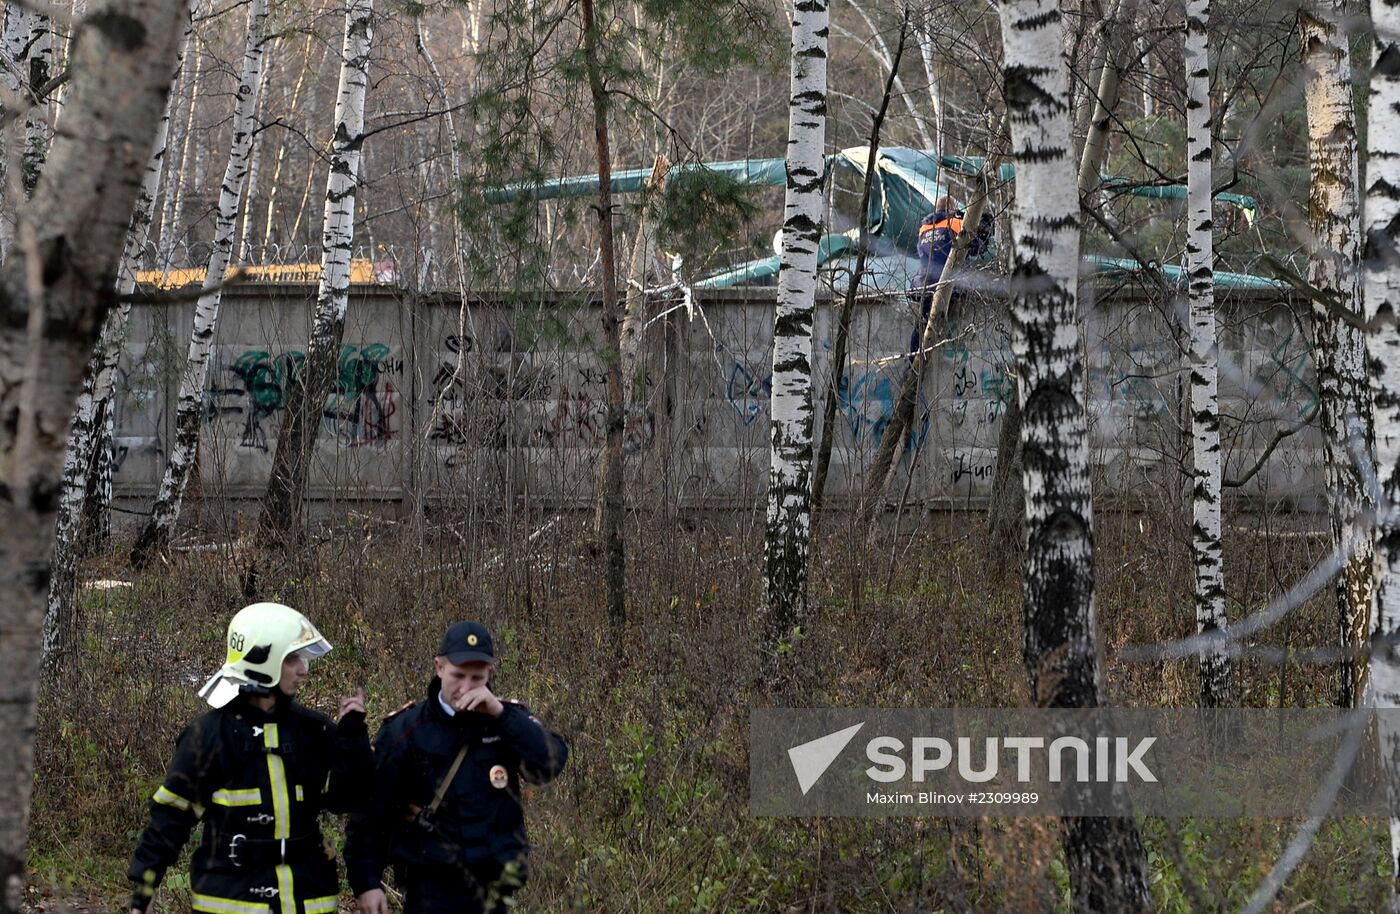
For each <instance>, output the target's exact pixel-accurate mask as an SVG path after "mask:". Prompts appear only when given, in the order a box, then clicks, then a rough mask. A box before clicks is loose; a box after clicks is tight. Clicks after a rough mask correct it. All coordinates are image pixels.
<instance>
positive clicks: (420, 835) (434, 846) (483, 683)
mask: <svg viewBox="0 0 1400 914" xmlns="http://www.w3.org/2000/svg"><path fill="white" fill-rule="evenodd" d="M433 666H434V672H435V673H436V675H435V676H434V677H433V679H432V682H431V683H430V684H429V685H428V696H427V698H426V699H424V700H423V701H420V702H418V703H417V704H413V705H408V706H405V707H404V708H403V709H400V710H399V711H398V712H396V713H394V714H393V715H391V716H390V717H389V718H388V719H387V720H386V721H385V722H384V724H383V726H381V727H380V728H379V733H378V735H377V736H375V739H374V752H375V766H376V782H375V793H376V800H375V804H374V810H373V812H371V813H368V814H357V815H353V816H351V817H350V826H349V829H348V830H347V833H346V840H345V864H346V869H347V875H348V877H349V880H350V888H351V890H352V891H353V892H354V893H355V896H356V899H357V900H358V902H359V906H360V911H361V912H362V914H388V903H387V901H386V900H385V897H384V891H383V888H382V884H381V882H380V879H381V878H382V876H383V873H384V868H385V867H386V866H388V865H390V864H392V865H393V867H394V876H395V881H396V882H397V883H398V885H399V887H400V888H402V889H403V890H404V914H448V912H450V914H479V912H486V914H496V912H500V911H504V910H506V899H507V898H508V897H509V896H510V895H511V894H513V893H514V892H515V891H517V890H518V889H519V888H520V887H521V886H522V885H524V883H525V876H526V871H525V862H526V855H527V854H528V853H529V850H530V847H529V844H528V843H527V842H526V840H525V816H524V809H523V808H522V806H521V784H522V783H526V784H543V783H544V782H546V781H548V780H550V779H551V778H553V777H555V776H556V775H557V774H559V772H560V771H562V770H563V768H564V763H565V761H566V759H567V758H568V747H567V746H566V745H565V743H564V740H563V738H561V737H560V736H559V735H558V734H557V733H554V732H552V731H550V730H549V729H548V728H547V727H545V726H544V725H543V724H542V723H540V722H539V720H538V719H536V718H535V717H534V716H533V715H531V713H530V711H529V709H528V708H526V707H525V706H524V705H521V704H518V703H516V702H513V701H502V700H501V699H499V698H497V697H496V696H495V695H493V694H492V692H491V689H490V685H489V683H490V677H491V673H492V672H493V671H494V670H495V666H496V654H495V650H494V647H493V645H492V641H491V634H490V632H488V631H487V630H486V626H484V625H482V624H481V623H479V622H458V623H457V624H455V625H453V626H452V627H451V628H449V629H448V630H447V633H446V634H445V635H444V636H443V639H442V646H441V647H440V648H439V649H438V656H437V658H436V659H435V660H434V662H433Z"/></svg>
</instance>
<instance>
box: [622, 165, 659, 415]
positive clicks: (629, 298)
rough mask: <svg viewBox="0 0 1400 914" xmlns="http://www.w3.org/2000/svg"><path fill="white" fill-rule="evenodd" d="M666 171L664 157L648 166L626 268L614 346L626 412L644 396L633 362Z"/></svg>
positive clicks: (639, 339)
mask: <svg viewBox="0 0 1400 914" xmlns="http://www.w3.org/2000/svg"><path fill="white" fill-rule="evenodd" d="M670 169H671V163H670V162H669V161H668V160H667V158H666V156H665V155H657V156H656V159H655V161H653V162H652V166H651V177H650V178H648V179H647V186H646V190H645V191H643V194H642V205H641V210H640V212H639V213H638V216H637V238H636V242H635V243H634V244H633V246H632V256H631V257H630V258H629V263H628V268H627V295H626V296H625V298H624V307H623V314H622V331H621V334H620V340H619V343H618V346H619V348H620V349H621V351H622V393H623V396H624V399H625V400H626V401H627V404H628V406H629V408H630V407H631V405H632V404H634V403H636V402H638V401H640V400H642V399H643V398H645V396H646V383H645V378H644V377H642V376H640V375H639V373H638V371H637V362H638V359H639V357H640V353H641V347H642V327H643V326H644V325H645V324H646V309H647V294H646V290H647V274H648V272H650V270H651V267H652V265H653V264H654V263H655V262H656V226H655V224H654V223H655V216H656V214H655V210H656V208H657V201H658V199H659V197H660V195H661V194H662V193H663V192H664V191H665V189H666V175H667V173H668V172H669V171H670Z"/></svg>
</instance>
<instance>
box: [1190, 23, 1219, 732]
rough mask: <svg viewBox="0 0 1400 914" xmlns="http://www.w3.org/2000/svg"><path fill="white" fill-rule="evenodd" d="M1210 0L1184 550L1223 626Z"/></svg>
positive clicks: (1202, 607) (1194, 142)
mask: <svg viewBox="0 0 1400 914" xmlns="http://www.w3.org/2000/svg"><path fill="white" fill-rule="evenodd" d="M1209 21H1210V0H1189V2H1188V3H1187V5H1186V40H1185V55H1186V56H1185V63H1186V160H1187V164H1186V187H1187V190H1186V195H1187V216H1186V219H1187V226H1186V268H1187V271H1188V273H1189V274H1190V286H1189V293H1188V294H1189V296H1190V318H1189V322H1190V325H1191V328H1190V329H1191V349H1190V365H1191V394H1190V396H1191V442H1192V447H1191V454H1192V458H1193V459H1192V474H1193V479H1194V485H1193V487H1192V497H1191V517H1192V523H1191V556H1192V564H1193V566H1194V568H1195V572H1196V630H1197V631H1200V632H1209V631H1215V630H1223V629H1224V628H1225V626H1226V617H1225V563H1224V555H1223V551H1222V547H1221V543H1220V527H1221V517H1220V492H1221V482H1222V480H1223V477H1222V475H1221V466H1220V403H1219V398H1218V393H1217V384H1218V376H1219V365H1218V349H1217V345H1216V323H1215V273H1214V267H1213V261H1214V257H1215V246H1214V241H1213V232H1214V223H1213V222H1212V219H1211V199H1212V196H1211V153H1212V148H1213V136H1212V134H1211V113H1210V59H1209V56H1208V48H1207V43H1206V28H1207V27H1208V25H1209ZM1200 671H1201V706H1202V707H1206V708H1213V707H1219V706H1222V705H1228V704H1229V703H1230V660H1229V657H1228V656H1227V655H1226V653H1225V650H1224V648H1223V646H1220V647H1214V648H1206V649H1203V650H1202V651H1201V656H1200Z"/></svg>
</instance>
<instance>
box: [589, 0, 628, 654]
mask: <svg viewBox="0 0 1400 914" xmlns="http://www.w3.org/2000/svg"><path fill="white" fill-rule="evenodd" d="M580 7H581V9H582V11H583V48H584V66H585V68H586V69H587V71H588V89H589V93H590V95H591V96H592V98H593V141H594V151H595V152H596V154H597V159H598V255H599V260H600V266H601V269H602V272H603V340H604V346H605V349H604V357H605V358H606V359H607V363H608V364H607V365H606V366H605V367H606V371H607V394H608V413H607V436H606V438H605V439H604V443H603V462H602V466H601V471H600V473H599V474H598V503H599V505H600V507H601V510H600V511H599V512H598V519H599V521H600V522H601V523H600V524H599V531H598V532H599V535H600V537H601V539H602V544H601V545H602V549H603V552H604V554H605V555H606V556H607V558H606V562H607V588H608V619H609V621H610V623H611V624H612V627H613V629H614V632H615V633H620V632H621V630H622V628H623V626H625V625H626V623H627V592H626V571H627V553H626V551H625V550H626V545H625V544H624V542H623V540H622V519H623V518H622V511H623V498H622V432H623V423H624V421H625V416H626V398H625V397H624V395H623V390H622V337H621V331H622V314H621V307H620V303H619V301H618V295H617V257H616V255H615V254H614V252H613V224H612V205H613V204H612V150H611V148H610V146H609V142H608V107H609V105H608V92H607V89H606V88H605V87H604V85H603V71H602V61H600V60H599V48H598V44H599V35H598V26H597V23H595V22H594V20H593V0H580Z"/></svg>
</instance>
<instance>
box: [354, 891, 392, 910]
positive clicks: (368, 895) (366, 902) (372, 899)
mask: <svg viewBox="0 0 1400 914" xmlns="http://www.w3.org/2000/svg"><path fill="white" fill-rule="evenodd" d="M355 903H356V904H357V905H359V906H360V914H389V899H387V898H385V897H384V890H383V889H370V890H369V891H368V892H364V893H363V894H361V895H360V897H358V898H356V899H355Z"/></svg>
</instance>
